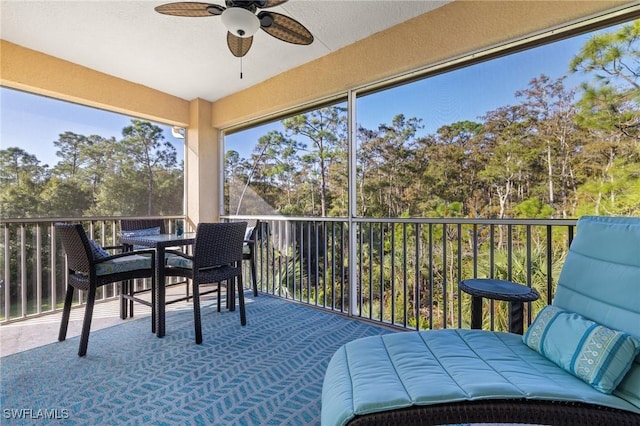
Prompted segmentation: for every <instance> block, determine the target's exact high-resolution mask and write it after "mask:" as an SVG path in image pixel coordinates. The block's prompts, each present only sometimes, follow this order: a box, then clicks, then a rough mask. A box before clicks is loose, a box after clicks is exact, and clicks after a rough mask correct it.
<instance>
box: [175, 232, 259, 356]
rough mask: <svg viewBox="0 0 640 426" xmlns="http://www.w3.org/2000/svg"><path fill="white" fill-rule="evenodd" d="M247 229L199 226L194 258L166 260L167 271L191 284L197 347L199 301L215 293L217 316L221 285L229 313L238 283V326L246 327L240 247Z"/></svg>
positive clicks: (177, 257) (233, 303)
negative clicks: (211, 286) (224, 287)
mask: <svg viewBox="0 0 640 426" xmlns="http://www.w3.org/2000/svg"><path fill="white" fill-rule="evenodd" d="M246 228H247V222H230V223H200V224H198V227H197V229H196V238H195V244H194V247H193V256H189V255H187V254H181V253H177V256H176V257H174V258H171V259H167V270H172V273H173V274H175V275H180V276H184V277H186V278H189V279H191V280H192V282H193V317H194V326H195V338H196V343H197V344H200V343H202V322H201V318H200V297H201V296H202V295H204V294H209V293H214V292H217V293H218V312H220V285H221V282H222V281H225V282H226V284H227V299H228V300H227V302H228V303H227V306H228V307H229V310H230V311H233V310H235V290H234V286H233V284H234V282H235V283H237V292H238V304H239V307H240V324H241V325H243V326H244V325H246V324H247V318H246V312H245V306H244V293H243V285H242V246H243V243H244V234H245V231H246ZM216 283H217V284H218V286H217V288H214V289H212V290H209V291H206V292H201V291H200V286H201V285H204V284H216ZM229 302H230V303H229Z"/></svg>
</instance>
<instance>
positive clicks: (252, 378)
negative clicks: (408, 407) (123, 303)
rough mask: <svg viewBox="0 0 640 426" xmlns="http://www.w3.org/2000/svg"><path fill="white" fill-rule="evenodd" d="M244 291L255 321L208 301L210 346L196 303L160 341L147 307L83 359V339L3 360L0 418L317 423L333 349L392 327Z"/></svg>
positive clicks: (103, 334)
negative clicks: (199, 340)
mask: <svg viewBox="0 0 640 426" xmlns="http://www.w3.org/2000/svg"><path fill="white" fill-rule="evenodd" d="M246 300H247V321H248V323H247V326H246V327H241V326H240V319H239V313H238V310H236V311H235V312H229V311H227V310H225V309H223V310H222V312H221V313H218V312H216V309H215V307H214V306H207V307H204V308H203V311H202V319H203V336H204V342H203V344H202V345H196V344H195V342H194V331H193V311H192V310H191V309H190V308H189V309H185V310H183V311H177V312H169V313H167V335H166V336H165V337H164V338H162V339H158V338H156V337H155V335H153V334H152V333H151V326H150V318H148V317H147V318H141V319H137V320H128V321H124V322H123V323H122V324H121V325H117V326H114V327H110V328H106V329H102V330H97V331H94V332H92V333H91V336H90V338H89V350H88V352H87V356H86V357H84V358H79V357H78V355H77V351H78V338H77V337H76V338H71V339H67V340H66V341H64V342H58V343H53V344H50V345H47V346H43V347H39V348H35V349H31V350H29V351H26V352H21V353H18V354H14V355H9V356H6V357H3V358H0V378H1V391H0V398H1V399H0V408H1V412H0V416H1V419H0V423H2V424H3V425H9V424H38V425H41V424H47V423H54V424H65V425H66V424H79V425H130V424H131V425H137V424H139V425H317V424H319V423H320V399H321V393H322V381H323V377H324V372H325V370H326V367H327V364H328V362H329V359H330V358H331V356H332V355H333V353H334V352H335V351H336V350H337V349H338V348H339V347H340V346H341V345H342V344H344V343H346V342H348V341H351V340H354V339H357V338H359V337H364V336H371V335H376V334H382V333H388V332H389V331H388V330H386V329H384V328H382V327H377V326H375V325H370V324H366V323H363V322H360V321H356V320H351V319H348V318H345V317H342V316H339V315H335V314H331V313H328V312H323V311H320V310H318V309H314V308H310V307H306V306H302V305H298V304H295V303H290V302H286V301H282V300H279V299H275V298H271V297H267V296H260V297H257V298H252V297H247V298H246ZM20 416H21V417H22V419H16V417H20ZM24 417H27V418H28V420H24ZM47 418H48V420H47Z"/></svg>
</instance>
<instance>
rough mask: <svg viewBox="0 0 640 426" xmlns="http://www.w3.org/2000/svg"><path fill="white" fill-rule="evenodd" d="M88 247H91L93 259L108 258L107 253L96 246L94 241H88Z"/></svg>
mask: <svg viewBox="0 0 640 426" xmlns="http://www.w3.org/2000/svg"><path fill="white" fill-rule="evenodd" d="M89 245H90V246H91V253H92V254H93V258H94V259H100V258H103V257H107V256H109V253H107V252H106V250H105V249H103V248H102V247H101V246H100V244H98V243H97V242H95V241H94V240H89Z"/></svg>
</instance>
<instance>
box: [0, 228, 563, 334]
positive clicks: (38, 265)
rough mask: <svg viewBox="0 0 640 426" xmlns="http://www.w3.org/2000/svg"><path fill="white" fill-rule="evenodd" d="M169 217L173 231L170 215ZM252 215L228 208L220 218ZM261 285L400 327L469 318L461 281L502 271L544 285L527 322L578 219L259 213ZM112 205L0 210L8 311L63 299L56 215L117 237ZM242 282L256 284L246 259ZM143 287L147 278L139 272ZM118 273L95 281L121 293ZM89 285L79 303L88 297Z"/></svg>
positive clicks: (499, 311) (491, 317) (498, 319)
mask: <svg viewBox="0 0 640 426" xmlns="http://www.w3.org/2000/svg"><path fill="white" fill-rule="evenodd" d="M176 218H182V217H181V216H171V217H163V219H165V220H166V221H167V224H166V225H167V228H166V229H167V230H168V231H169V232H171V230H172V227H173V222H174V219H176ZM246 218H248V217H242V216H234V217H225V218H224V219H225V220H238V219H246ZM251 218H252V219H256V218H258V219H260V221H261V222H260V223H261V225H260V229H259V230H258V236H257V238H258V242H257V245H256V250H255V256H256V267H257V277H258V288H259V290H260V291H261V292H263V293H267V294H270V295H273V296H277V297H281V298H283V299H288V300H294V301H297V302H300V303H305V304H310V305H313V306H317V307H321V308H324V309H328V310H331V311H334V312H336V313H341V314H345V315H351V316H354V317H358V318H362V319H367V320H370V321H375V322H382V323H385V324H388V325H390V326H394V327H400V328H405V329H428V328H450V327H453V328H462V327H469V324H470V320H471V315H470V301H471V299H470V296H468V295H466V294H465V293H462V292H461V291H460V289H459V287H458V283H459V282H460V281H461V280H464V279H468V278H474V277H488V278H499V279H506V280H511V281H516V282H519V283H522V284H525V285H528V286H531V287H534V288H535V289H536V290H538V292H539V293H540V294H541V298H540V299H539V300H538V301H536V302H531V303H528V304H526V305H525V315H526V317H525V324H528V323H530V322H531V319H532V317H534V316H535V313H536V312H537V311H538V310H540V309H541V308H542V307H543V306H545V305H546V304H549V303H551V301H552V299H553V294H554V291H555V286H556V283H557V278H558V274H559V271H560V268H561V266H562V263H563V260H564V256H565V255H566V252H567V250H568V246H569V243H570V242H571V239H572V238H573V233H574V227H575V223H576V221H575V220H519V219H504V220H497V219H495V220H494V219H436V218H389V219H370V218H368V219H352V220H351V221H349V220H348V219H346V218H313V217H276V216H252V217H251ZM121 219H122V218H114V217H92V218H55V219H28V220H27V219H24V220H7V219H3V220H1V221H0V224H1V225H2V231H1V234H0V257H1V259H0V280H2V281H1V282H0V285H1V288H0V320H1V322H2V323H6V322H10V321H15V320H19V319H24V318H28V317H31V316H34V315H39V314H43V313H48V312H53V311H56V310H58V309H60V308H61V304H62V301H63V296H64V289H65V279H66V276H65V274H66V267H65V259H64V252H63V251H62V250H61V247H60V246H59V244H57V243H56V237H55V227H54V224H55V223H56V222H79V223H82V224H83V225H84V226H85V229H86V230H87V232H88V234H89V236H90V238H93V239H96V240H97V241H99V242H100V243H101V244H102V245H105V246H108V245H116V244H118V239H119V220H121ZM245 264H246V265H245V267H246V268H247V269H246V274H247V275H246V279H245V284H246V286H247V287H249V286H250V283H251V280H250V279H249V270H248V267H249V263H248V262H245ZM136 285H137V286H139V288H146V286H148V283H147V282H145V281H143V280H141V281H140V282H139V283H137V284H136ZM118 291H119V288H118V286H117V285H115V284H114V285H109V286H105V287H104V288H102V289H101V290H100V292H99V298H100V299H101V300H109V299H112V298H115V297H117V296H118ZM83 300H84V299H83V295H82V294H80V296H79V297H78V298H77V300H76V303H82V302H83ZM507 311H508V307H507V306H506V304H505V303H504V302H492V301H485V306H484V309H483V312H484V313H485V315H484V317H483V327H484V328H487V329H492V330H505V331H506V330H507V329H508V313H507Z"/></svg>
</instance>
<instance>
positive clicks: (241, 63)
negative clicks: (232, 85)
mask: <svg viewBox="0 0 640 426" xmlns="http://www.w3.org/2000/svg"><path fill="white" fill-rule="evenodd" d="M240 80H242V56H240Z"/></svg>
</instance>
